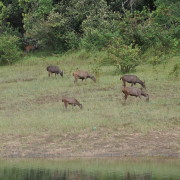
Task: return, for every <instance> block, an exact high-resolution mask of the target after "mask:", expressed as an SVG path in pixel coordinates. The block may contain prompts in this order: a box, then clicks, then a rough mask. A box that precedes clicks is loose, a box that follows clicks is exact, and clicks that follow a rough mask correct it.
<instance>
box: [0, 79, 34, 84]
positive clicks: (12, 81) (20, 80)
mask: <svg viewBox="0 0 180 180" xmlns="http://www.w3.org/2000/svg"><path fill="white" fill-rule="evenodd" d="M36 79H37V78H26V79H12V80H6V81H2V82H1V83H14V82H25V81H33V80H36Z"/></svg>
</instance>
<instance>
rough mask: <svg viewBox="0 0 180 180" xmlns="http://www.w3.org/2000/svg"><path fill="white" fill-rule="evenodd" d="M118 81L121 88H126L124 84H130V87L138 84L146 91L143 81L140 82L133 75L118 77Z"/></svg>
mask: <svg viewBox="0 0 180 180" xmlns="http://www.w3.org/2000/svg"><path fill="white" fill-rule="evenodd" d="M120 80H122V81H123V86H124V87H126V82H128V83H131V86H133V85H135V84H136V83H139V84H140V85H141V86H142V87H143V88H145V89H146V86H145V81H144V82H143V81H141V80H140V79H139V78H138V77H137V76H135V75H124V76H122V77H120Z"/></svg>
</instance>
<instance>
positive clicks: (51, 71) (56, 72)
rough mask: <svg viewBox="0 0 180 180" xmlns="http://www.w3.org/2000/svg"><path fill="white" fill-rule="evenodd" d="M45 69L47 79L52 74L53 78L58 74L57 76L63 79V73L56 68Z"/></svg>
mask: <svg viewBox="0 0 180 180" xmlns="http://www.w3.org/2000/svg"><path fill="white" fill-rule="evenodd" d="M46 69H47V71H48V75H49V77H50V76H51V75H52V74H53V73H54V74H55V76H56V75H57V74H59V75H61V77H63V71H61V70H60V69H59V67H58V66H48V67H47V68H46Z"/></svg>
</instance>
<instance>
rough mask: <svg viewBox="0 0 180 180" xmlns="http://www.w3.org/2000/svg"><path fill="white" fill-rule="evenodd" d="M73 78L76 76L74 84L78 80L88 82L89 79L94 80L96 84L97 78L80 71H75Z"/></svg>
mask: <svg viewBox="0 0 180 180" xmlns="http://www.w3.org/2000/svg"><path fill="white" fill-rule="evenodd" d="M73 76H74V78H75V80H74V83H76V82H77V80H78V79H81V80H82V81H83V80H84V79H85V80H86V79H88V78H90V79H92V80H93V81H94V82H96V78H95V77H94V76H92V75H90V74H89V73H88V72H86V71H80V70H78V71H75V72H74V73H73Z"/></svg>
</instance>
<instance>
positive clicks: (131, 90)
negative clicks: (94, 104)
mask: <svg viewBox="0 0 180 180" xmlns="http://www.w3.org/2000/svg"><path fill="white" fill-rule="evenodd" d="M47 71H48V75H49V77H50V76H51V75H52V74H53V73H54V74H55V76H56V75H58V74H59V75H60V76H61V77H63V71H62V70H60V69H59V67H58V66H48V67H47ZM73 76H74V79H75V80H74V83H76V82H77V80H78V79H81V80H82V81H83V80H84V79H85V80H86V79H88V78H90V79H92V80H93V81H94V82H96V78H95V77H94V76H92V75H91V74H89V73H88V72H86V71H81V70H78V71H75V72H74V73H73ZM120 80H122V81H123V89H122V92H123V93H124V99H125V102H126V100H127V97H128V96H135V97H139V98H140V99H141V96H144V97H145V98H146V101H149V95H148V94H147V93H145V92H144V91H143V89H142V88H137V87H133V85H136V83H139V84H140V85H141V86H142V87H143V88H145V89H146V86H145V82H143V81H141V80H140V79H139V78H138V77H137V76H135V75H124V76H122V77H121V78H120ZM126 83H130V84H131V87H126ZM62 102H63V103H64V106H65V108H66V109H67V106H68V104H69V105H72V106H76V105H77V106H79V107H80V108H81V109H82V107H83V106H82V104H80V103H79V101H78V100H77V99H75V98H69V97H63V98H62Z"/></svg>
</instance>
